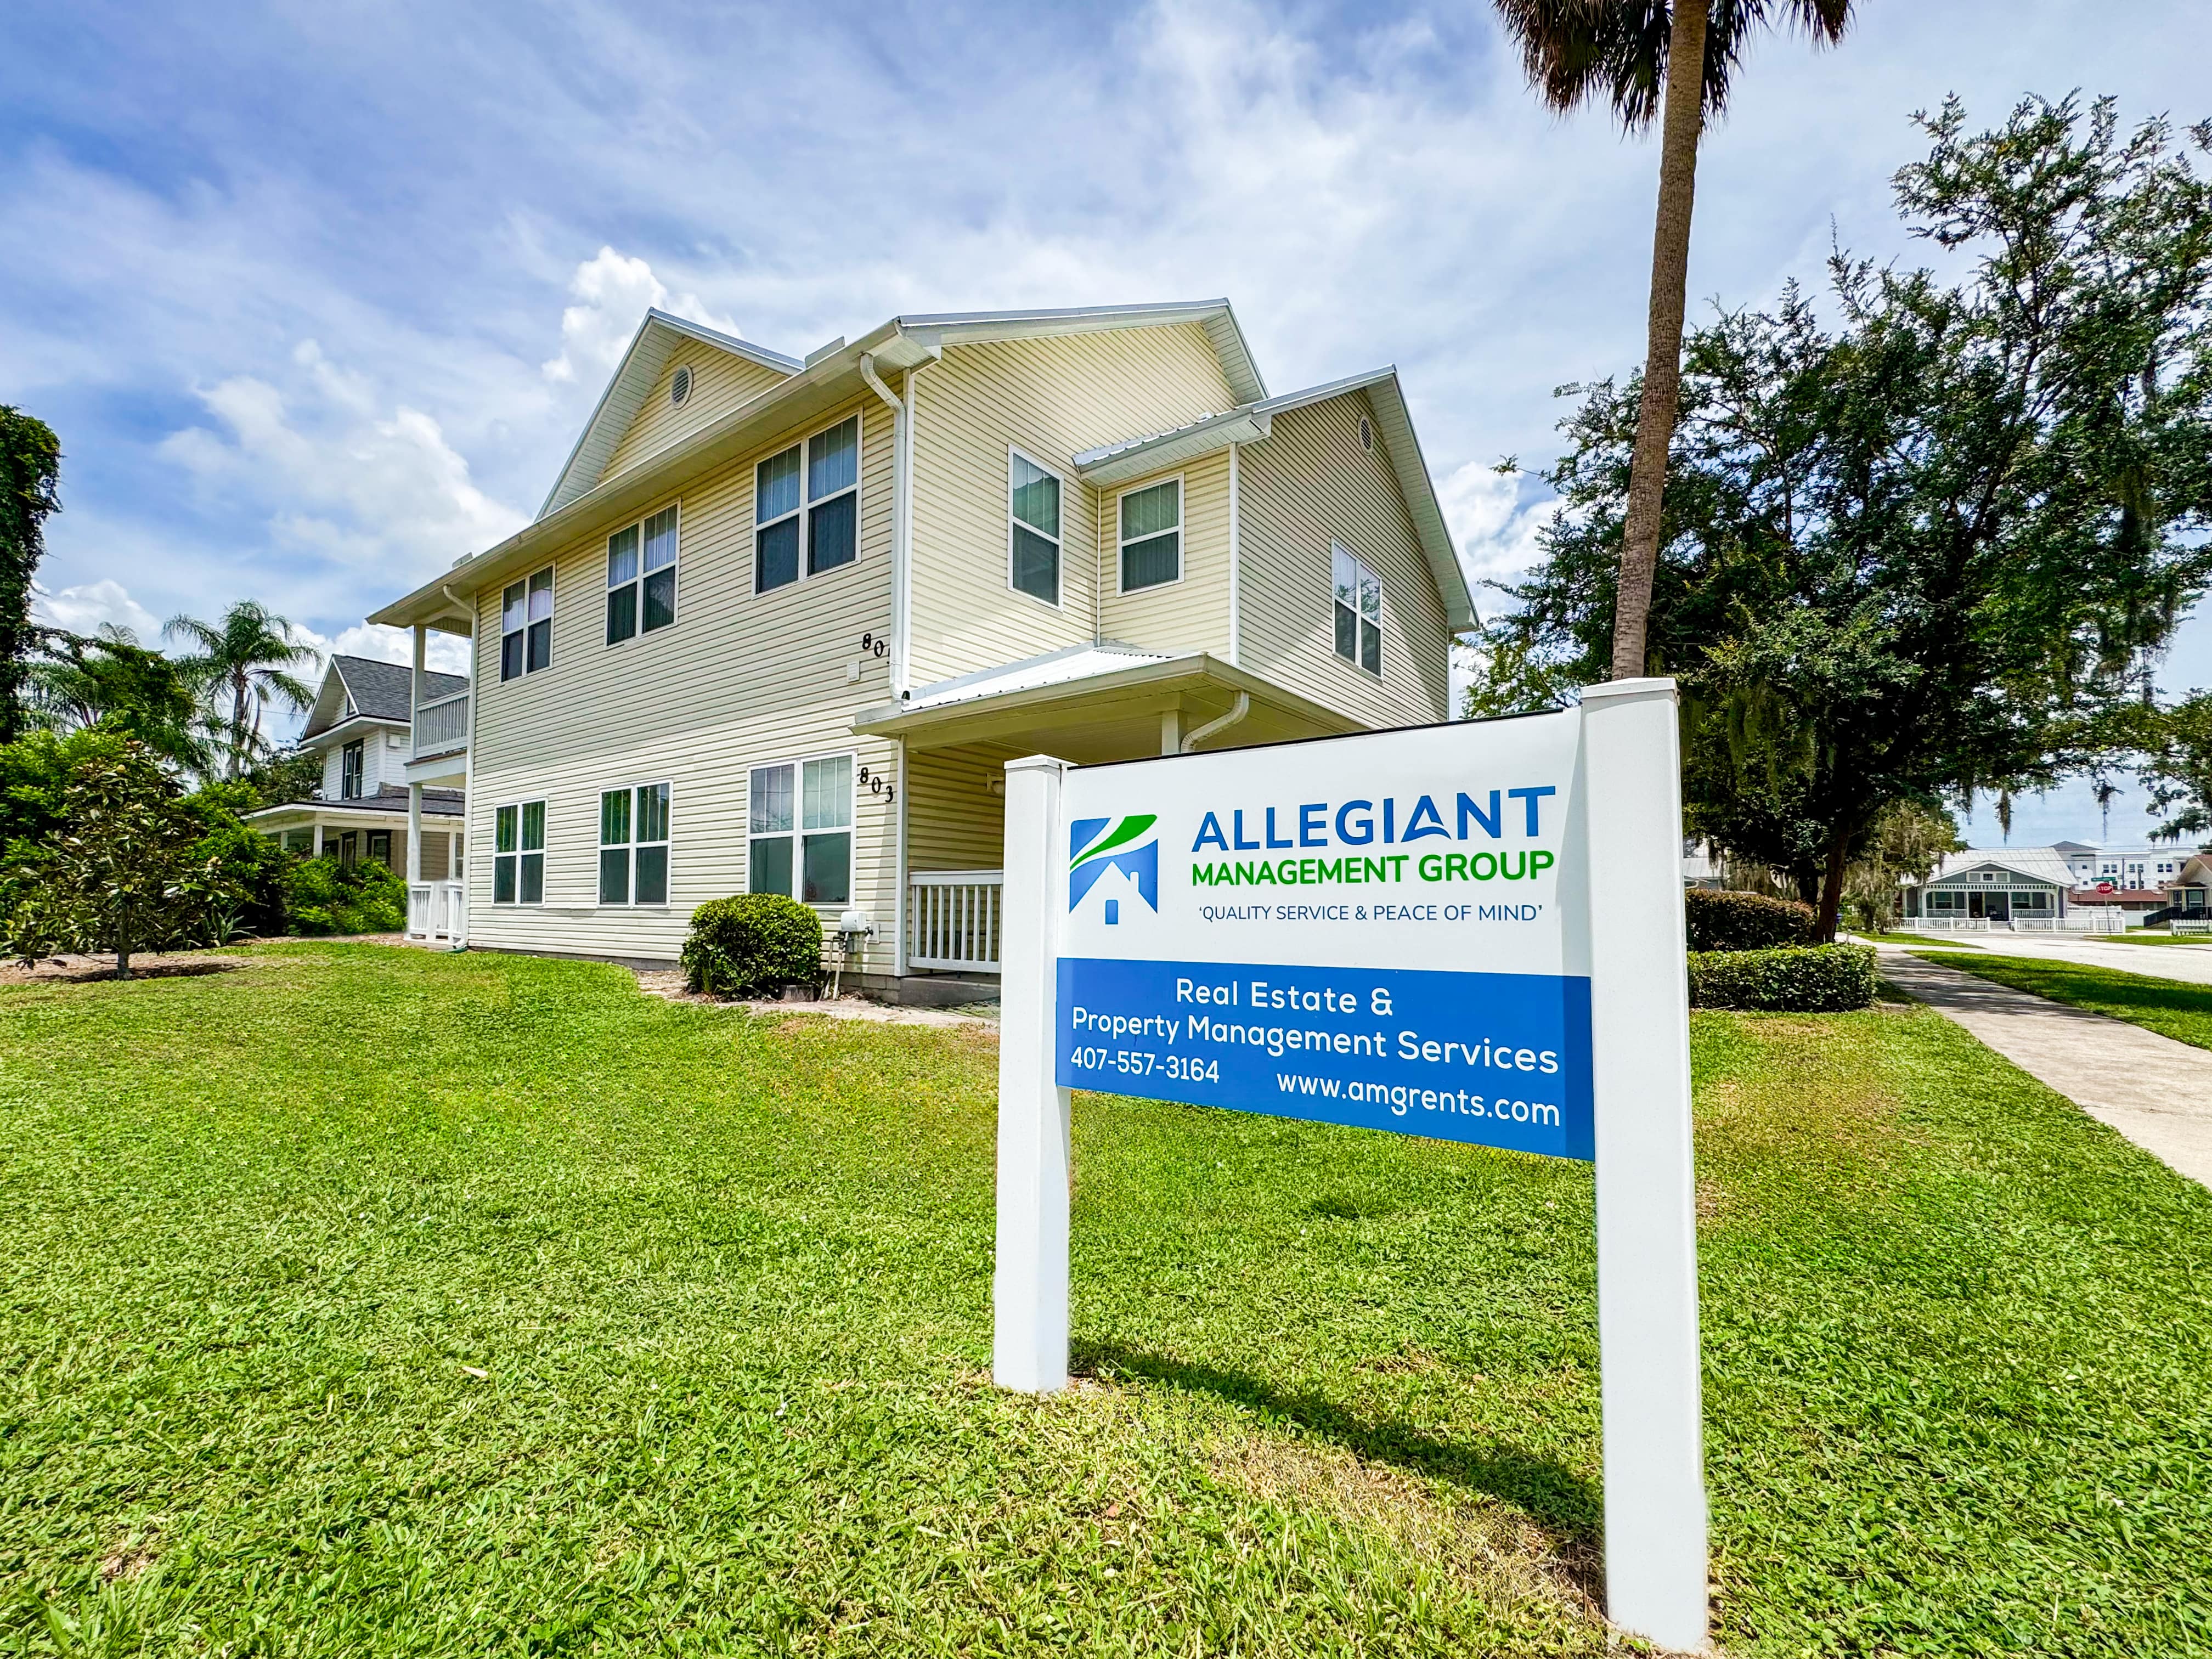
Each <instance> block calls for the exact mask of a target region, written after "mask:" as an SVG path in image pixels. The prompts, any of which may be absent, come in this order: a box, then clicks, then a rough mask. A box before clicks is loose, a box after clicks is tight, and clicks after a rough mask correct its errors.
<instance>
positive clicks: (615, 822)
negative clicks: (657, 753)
mask: <svg viewBox="0 0 2212 1659" xmlns="http://www.w3.org/2000/svg"><path fill="white" fill-rule="evenodd" d="M599 902H600V903H602V904H665V903H667V902H668V786H667V785H666V784H665V783H641V784H640V785H638V786H637V787H635V788H634V789H610V790H608V791H607V792H606V793H604V794H602V795H601V796H600V797H599Z"/></svg>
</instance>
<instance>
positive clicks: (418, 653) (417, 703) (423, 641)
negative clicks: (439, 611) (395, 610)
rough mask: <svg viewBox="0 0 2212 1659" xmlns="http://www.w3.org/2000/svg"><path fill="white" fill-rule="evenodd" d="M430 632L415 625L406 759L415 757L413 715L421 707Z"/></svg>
mask: <svg viewBox="0 0 2212 1659" xmlns="http://www.w3.org/2000/svg"><path fill="white" fill-rule="evenodd" d="M429 641H430V630H429V629H428V627H427V626H426V625H425V624H423V623H416V624H415V661H414V672H413V674H412V676H411V677H410V678H409V680H408V682H407V757H408V758H409V759H410V760H412V759H413V758H414V757H415V713H416V710H417V709H419V708H422V671H423V659H424V657H425V656H426V655H427V654H428V650H429Z"/></svg>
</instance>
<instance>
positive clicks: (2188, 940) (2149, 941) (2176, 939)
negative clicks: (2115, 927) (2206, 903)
mask: <svg viewBox="0 0 2212 1659" xmlns="http://www.w3.org/2000/svg"><path fill="white" fill-rule="evenodd" d="M2089 937H2090V938H2092V939H2110V940H2111V941H2112V943H2113V944H2115V945H2212V934H2207V933H2157V932H2154V931H2153V930H2152V929H2150V928H2148V927H2138V928H2136V931H2135V932H2133V933H2110V934H2107V933H2092V934H2090V935H2089Z"/></svg>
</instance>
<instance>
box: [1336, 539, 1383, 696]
mask: <svg viewBox="0 0 2212 1659" xmlns="http://www.w3.org/2000/svg"><path fill="white" fill-rule="evenodd" d="M1328 555H1329V563H1330V566H1331V570H1330V576H1331V586H1332V588H1333V590H1334V592H1333V596H1332V597H1333V604H1334V609H1335V611H1336V654H1337V655H1338V656H1340V657H1341V658H1343V659H1345V661H1346V662H1349V663H1357V664H1358V665H1359V666H1360V667H1362V668H1364V669H1365V670H1366V671H1368V672H1369V673H1370V674H1380V673H1381V672H1382V671H1383V581H1382V579H1381V578H1380V577H1378V576H1377V575H1376V574H1375V573H1374V572H1373V571H1371V570H1370V569H1369V568H1367V567H1366V566H1365V565H1364V564H1362V563H1360V562H1359V561H1358V560H1357V559H1355V558H1353V557H1352V555H1351V554H1349V553H1347V552H1346V551H1345V550H1344V545H1343V544H1342V543H1340V542H1331V543H1330V544H1328Z"/></svg>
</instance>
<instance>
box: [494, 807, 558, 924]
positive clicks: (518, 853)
mask: <svg viewBox="0 0 2212 1659" xmlns="http://www.w3.org/2000/svg"><path fill="white" fill-rule="evenodd" d="M544 897H545V803H544V801H542V800H524V801H516V802H514V803H513V805H507V806H502V807H501V808H500V809H499V810H498V811H496V812H495V813H493V814H492V854H491V902H493V903H494V904H538V903H542V902H544Z"/></svg>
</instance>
